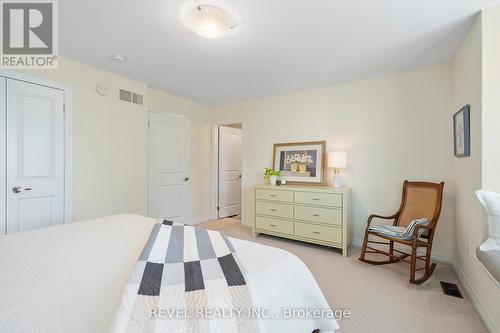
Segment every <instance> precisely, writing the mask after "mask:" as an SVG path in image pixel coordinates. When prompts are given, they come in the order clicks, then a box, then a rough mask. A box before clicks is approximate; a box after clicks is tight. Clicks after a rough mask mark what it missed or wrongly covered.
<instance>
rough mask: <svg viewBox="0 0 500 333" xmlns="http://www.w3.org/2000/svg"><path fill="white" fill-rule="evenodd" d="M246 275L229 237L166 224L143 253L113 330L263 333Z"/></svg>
mask: <svg viewBox="0 0 500 333" xmlns="http://www.w3.org/2000/svg"><path fill="white" fill-rule="evenodd" d="M160 222H161V220H160ZM246 276H247V272H246V271H245V268H244V267H243V265H242V264H241V262H240V260H239V258H238V256H237V254H236V252H235V250H234V247H233V245H232V244H231V242H230V241H229V239H227V237H226V236H224V235H223V234H221V233H219V232H217V231H211V230H206V229H202V228H196V227H193V226H188V225H181V224H176V223H172V222H170V221H167V220H165V221H163V222H162V223H158V224H156V225H155V226H154V228H153V230H152V232H151V235H150V237H149V240H148V242H147V244H146V246H145V247H144V250H143V251H142V254H141V256H140V258H139V261H138V263H137V265H136V267H135V269H134V271H133V273H132V276H131V277H130V280H129V281H128V283H127V285H126V287H125V290H124V293H123V296H122V301H121V304H120V307H119V309H118V311H117V315H116V318H115V321H114V323H113V327H112V332H116V333H119V332H120V333H121V332H123V333H125V332H126V333H130V332H162V333H163V332H180V333H191V332H192V333H194V332H199V333H201V332H203V333H210V332H218V333H219V332H234V333H247V332H248V333H254V332H260V328H259V323H258V322H257V319H255V318H251V316H250V314H251V309H252V299H251V296H250V292H249V288H248V285H247V280H248V279H247V278H246Z"/></svg>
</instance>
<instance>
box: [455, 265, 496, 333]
mask: <svg viewBox="0 0 500 333" xmlns="http://www.w3.org/2000/svg"><path fill="white" fill-rule="evenodd" d="M452 265H453V268H454V269H455V272H457V275H458V278H459V279H460V282H462V284H463V286H464V287H465V291H466V292H467V294H468V295H469V297H470V298H471V300H472V303H473V304H474V307H475V308H476V310H477V312H478V313H479V315H480V316H481V319H483V322H484V324H485V325H486V328H488V330H489V331H490V332H491V333H499V332H498V331H497V330H496V329H495V326H494V325H493V322H492V321H491V319H490V317H489V316H488V315H487V313H486V311H484V308H483V306H482V305H481V302H479V298H478V297H477V295H476V293H475V292H474V289H472V287H471V285H470V283H469V281H468V280H467V278H466V277H465V275H464V273H463V272H462V270H461V269H460V267H459V266H458V265H457V263H456V262H455V260H453V261H452Z"/></svg>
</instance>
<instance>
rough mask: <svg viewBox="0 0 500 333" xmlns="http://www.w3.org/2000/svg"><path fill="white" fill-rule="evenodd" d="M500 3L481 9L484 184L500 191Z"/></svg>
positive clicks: (484, 186) (486, 187) (487, 187)
mask: <svg viewBox="0 0 500 333" xmlns="http://www.w3.org/2000/svg"><path fill="white" fill-rule="evenodd" d="M499 126H500V6H497V7H492V8H488V9H486V10H484V12H483V188H485V189H489V190H492V191H496V192H500V172H499V170H500V153H499V150H498V147H499V146H500V131H499Z"/></svg>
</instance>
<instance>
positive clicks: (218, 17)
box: [179, 0, 241, 39]
mask: <svg viewBox="0 0 500 333" xmlns="http://www.w3.org/2000/svg"><path fill="white" fill-rule="evenodd" d="M179 14H180V20H181V23H182V24H183V25H184V27H186V28H187V29H189V30H191V31H194V32H196V33H197V34H198V35H200V36H202V37H204V38H209V39H215V38H222V37H226V36H229V35H231V34H233V33H234V32H235V31H236V30H237V29H238V28H239V27H240V25H241V15H240V13H239V12H238V11H237V10H236V8H234V7H233V6H231V5H230V4H229V3H227V2H225V1H222V0H207V1H188V2H185V3H184V4H183V5H182V6H181V8H180V10H179Z"/></svg>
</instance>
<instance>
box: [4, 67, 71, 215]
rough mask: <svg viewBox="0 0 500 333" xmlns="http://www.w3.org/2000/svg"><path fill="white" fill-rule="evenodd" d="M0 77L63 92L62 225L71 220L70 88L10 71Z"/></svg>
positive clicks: (5, 71)
mask: <svg viewBox="0 0 500 333" xmlns="http://www.w3.org/2000/svg"><path fill="white" fill-rule="evenodd" d="M0 76H3V77H5V78H8V79H13V80H18V81H23V82H27V83H32V84H37V85H40V86H45V87H49V88H53V89H58V90H62V91H63V92H64V223H70V222H72V220H73V196H72V193H73V186H72V184H73V181H72V166H73V164H72V151H73V149H72V132H73V131H72V120H71V119H72V89H71V86H69V85H66V84H62V83H59V82H55V81H50V80H46V79H42V78H39V77H37V76H32V75H28V74H23V73H18V72H15V71H11V70H0Z"/></svg>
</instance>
